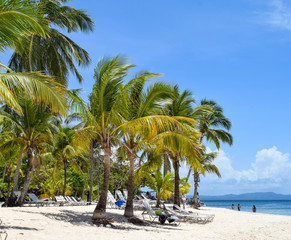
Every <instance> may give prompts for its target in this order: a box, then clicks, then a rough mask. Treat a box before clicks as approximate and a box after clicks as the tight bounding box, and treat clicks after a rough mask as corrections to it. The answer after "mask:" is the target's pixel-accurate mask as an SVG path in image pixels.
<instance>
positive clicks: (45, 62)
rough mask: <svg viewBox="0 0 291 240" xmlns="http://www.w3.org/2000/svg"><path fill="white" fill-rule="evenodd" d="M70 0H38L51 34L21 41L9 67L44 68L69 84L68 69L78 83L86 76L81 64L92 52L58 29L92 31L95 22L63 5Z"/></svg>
mask: <svg viewBox="0 0 291 240" xmlns="http://www.w3.org/2000/svg"><path fill="white" fill-rule="evenodd" d="M66 2H68V1H67V0H65V1H64V0H38V1H37V3H38V5H39V6H40V7H41V9H42V15H41V17H42V18H43V19H44V20H46V22H47V26H46V27H47V31H48V34H49V37H47V38H44V37H43V36H41V35H39V34H30V35H29V36H25V37H22V38H20V39H19V40H18V42H17V45H16V48H15V52H14V53H13V55H12V57H11V59H10V62H9V67H10V68H11V69H13V70H15V71H17V72H23V71H32V72H33V71H42V72H44V73H45V74H46V75H50V76H56V77H57V80H58V82H60V83H62V84H63V85H67V82H68V75H69V71H71V72H72V73H73V74H74V75H75V76H76V78H77V79H78V81H79V82H82V81H83V77H82V76H81V74H80V73H79V72H78V70H77V68H76V66H75V63H77V64H78V66H86V65H88V64H89V62H90V57H89V54H88V53H87V52H86V51H85V50H84V49H83V48H81V47H80V46H79V45H78V44H76V43H75V42H74V41H73V40H71V39H70V38H69V37H67V36H65V35H64V34H62V33H61V32H59V31H58V30H57V29H56V28H53V27H54V26H56V27H58V28H60V29H62V30H63V31H65V32H67V33H70V32H78V31H82V32H89V31H92V30H93V26H94V22H93V20H92V19H91V18H90V16H89V15H88V14H87V13H86V12H85V11H84V10H77V9H74V8H72V7H68V6H63V3H66Z"/></svg>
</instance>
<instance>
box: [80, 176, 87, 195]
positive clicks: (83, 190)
mask: <svg viewBox="0 0 291 240" xmlns="http://www.w3.org/2000/svg"><path fill="white" fill-rule="evenodd" d="M86 183H87V178H86V179H85V182H84V186H83V189H82V193H81V200H82V199H83V196H84V192H85V188H86Z"/></svg>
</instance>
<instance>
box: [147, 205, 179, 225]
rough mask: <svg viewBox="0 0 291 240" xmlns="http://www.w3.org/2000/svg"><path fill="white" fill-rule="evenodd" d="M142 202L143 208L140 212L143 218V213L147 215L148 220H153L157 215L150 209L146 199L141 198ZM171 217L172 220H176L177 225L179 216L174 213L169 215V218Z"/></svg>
mask: <svg viewBox="0 0 291 240" xmlns="http://www.w3.org/2000/svg"><path fill="white" fill-rule="evenodd" d="M142 203H143V205H144V207H145V210H144V211H143V212H142V216H143V219H144V220H145V215H148V216H149V219H150V221H151V222H154V221H155V220H156V219H157V218H158V217H159V216H158V215H157V214H156V213H155V212H154V210H153V209H152V207H151V206H150V204H149V202H148V201H145V200H143V201H142ZM171 218H172V220H173V222H174V221H176V223H178V225H179V224H180V218H179V217H177V216H175V215H174V216H171V217H169V219H171ZM169 223H170V222H169Z"/></svg>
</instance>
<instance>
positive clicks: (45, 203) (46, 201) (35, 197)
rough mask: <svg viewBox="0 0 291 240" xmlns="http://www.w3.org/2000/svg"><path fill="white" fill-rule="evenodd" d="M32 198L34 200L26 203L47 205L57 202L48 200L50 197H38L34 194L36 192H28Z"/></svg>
mask: <svg viewBox="0 0 291 240" xmlns="http://www.w3.org/2000/svg"><path fill="white" fill-rule="evenodd" d="M27 195H28V196H29V197H30V199H31V200H32V201H29V202H25V204H29V205H31V204H35V205H37V206H45V205H49V204H55V201H48V198H44V199H38V197H37V196H36V195H35V194H34V193H28V194H27Z"/></svg>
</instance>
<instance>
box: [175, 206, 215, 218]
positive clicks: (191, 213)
mask: <svg viewBox="0 0 291 240" xmlns="http://www.w3.org/2000/svg"><path fill="white" fill-rule="evenodd" d="M174 208H176V209H177V210H176V211H179V212H181V213H185V214H189V215H198V216H201V217H205V218H207V221H206V222H212V221H213V219H214V217H215V215H214V214H201V213H198V212H195V213H194V212H188V211H186V210H184V209H183V208H181V207H180V206H178V205H177V204H174Z"/></svg>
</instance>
